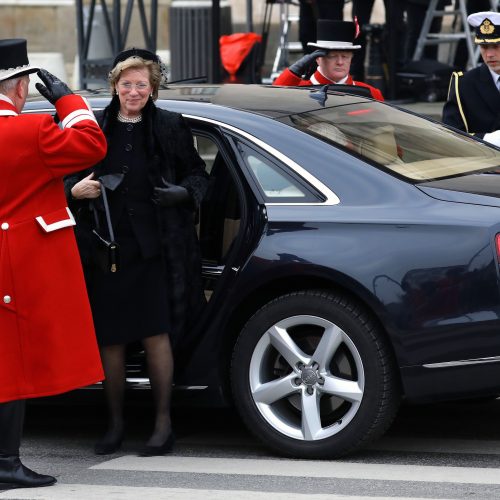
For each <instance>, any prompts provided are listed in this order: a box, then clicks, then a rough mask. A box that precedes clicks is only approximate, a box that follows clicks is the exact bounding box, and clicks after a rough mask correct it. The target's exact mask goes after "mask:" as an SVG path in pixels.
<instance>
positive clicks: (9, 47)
mask: <svg viewBox="0 0 500 500" xmlns="http://www.w3.org/2000/svg"><path fill="white" fill-rule="evenodd" d="M39 69H40V68H37V67H35V66H31V65H30V63H29V61H28V52H27V49H26V40H25V39H24V38H8V39H4V40H0V82H1V81H3V80H8V79H9V78H16V77H18V76H22V75H27V74H28V73H36V72H37V71H38V70H39Z"/></svg>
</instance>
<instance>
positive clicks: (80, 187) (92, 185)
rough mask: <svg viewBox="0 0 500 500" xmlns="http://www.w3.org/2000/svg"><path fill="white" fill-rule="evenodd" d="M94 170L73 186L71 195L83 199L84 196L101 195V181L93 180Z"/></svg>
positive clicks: (96, 196) (76, 198)
mask: <svg viewBox="0 0 500 500" xmlns="http://www.w3.org/2000/svg"><path fill="white" fill-rule="evenodd" d="M93 178H94V172H92V173H91V174H90V175H87V177H84V178H83V179H82V180H81V181H80V182H77V183H76V184H75V185H74V186H73V187H72V188H71V196H72V197H73V198H74V199H75V200H83V199H84V198H98V197H99V196H101V183H100V182H99V181H94V180H92V179H93Z"/></svg>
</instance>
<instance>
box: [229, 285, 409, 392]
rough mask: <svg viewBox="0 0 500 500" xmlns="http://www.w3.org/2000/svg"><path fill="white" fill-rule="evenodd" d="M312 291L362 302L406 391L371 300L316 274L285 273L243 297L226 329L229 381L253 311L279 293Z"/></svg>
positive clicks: (401, 388) (395, 359)
mask: <svg viewBox="0 0 500 500" xmlns="http://www.w3.org/2000/svg"><path fill="white" fill-rule="evenodd" d="M312 290H318V291H326V292H330V293H337V294H341V295H343V296H345V297H346V298H348V299H349V300H351V301H353V302H356V304H357V305H359V306H360V307H361V308H362V309H363V310H364V312H365V313H366V314H367V315H368V316H370V318H371V320H372V321H373V322H374V323H375V324H376V326H377V328H378V330H379V331H380V333H381V334H382V335H383V336H384V338H385V340H386V342H387V345H388V346H389V349H390V352H391V355H392V358H393V360H394V366H395V368H396V369H397V373H398V379H399V385H400V390H401V393H403V389H404V384H403V382H402V378H401V370H400V367H399V364H398V363H397V359H398V358H397V355H396V352H395V349H394V344H393V342H392V341H391V337H390V335H389V332H388V331H387V329H386V328H385V327H384V324H383V322H382V320H381V318H380V315H379V314H377V312H376V309H375V307H374V306H373V304H371V303H369V302H368V301H367V300H366V298H365V297H363V296H362V295H361V294H360V293H356V292H355V291H353V290H352V289H351V288H349V287H347V286H345V285H344V284H342V283H339V282H338V281H334V280H331V279H328V278H324V277H321V276H316V275H308V276H304V275H300V276H286V277H283V278H277V279H274V280H272V281H268V282H266V283H264V284H262V285H261V286H259V287H257V288H255V289H253V290H251V291H250V292H249V293H248V295H246V296H245V297H244V298H243V300H240V302H239V305H238V307H237V308H235V309H234V310H233V311H232V312H231V315H230V316H229V319H228V321H227V323H226V328H225V334H224V335H225V339H224V342H223V345H224V347H223V352H222V361H223V363H224V372H225V375H226V380H229V377H230V368H231V356H232V352H233V350H234V346H235V344H236V340H237V338H238V335H239V334H240V332H241V330H242V329H243V327H244V325H245V324H246V323H247V321H248V320H249V319H250V318H251V317H252V316H253V314H255V313H256V312H257V311H258V310H259V309H260V308H261V307H263V306H264V305H265V304H267V303H268V302H270V301H271V300H273V299H275V298H277V297H279V296H282V295H286V294H289V293H294V292H299V291H312Z"/></svg>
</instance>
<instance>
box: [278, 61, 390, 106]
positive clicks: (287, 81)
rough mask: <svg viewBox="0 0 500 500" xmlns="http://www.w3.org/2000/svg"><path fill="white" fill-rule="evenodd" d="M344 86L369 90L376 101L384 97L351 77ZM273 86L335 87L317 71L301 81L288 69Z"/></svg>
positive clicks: (375, 89) (378, 91)
mask: <svg viewBox="0 0 500 500" xmlns="http://www.w3.org/2000/svg"><path fill="white" fill-rule="evenodd" d="M345 84H346V85H358V86H360V87H365V88H367V89H369V90H370V93H371V95H372V97H373V98H374V99H377V101H383V100H384V96H383V95H382V92H380V90H379V89H377V88H375V87H372V86H371V85H368V84H367V83H363V82H355V81H354V80H353V79H352V76H351V75H349V76H348V77H347V81H346V82H345ZM273 85H281V86H284V87H310V86H311V85H335V82H332V81H331V80H329V79H328V78H326V77H325V76H323V75H322V74H321V73H320V72H319V71H318V70H316V71H315V72H314V74H313V75H312V76H311V79H310V80H303V79H302V78H300V76H297V75H296V74H294V73H292V72H291V71H290V70H289V69H288V68H286V69H285V71H283V73H281V75H280V76H278V78H276V80H274V82H273Z"/></svg>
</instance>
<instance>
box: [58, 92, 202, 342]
mask: <svg viewBox="0 0 500 500" xmlns="http://www.w3.org/2000/svg"><path fill="white" fill-rule="evenodd" d="M118 105H119V103H118V99H117V97H115V98H114V99H113V100H112V102H111V103H110V105H109V106H108V107H107V108H105V109H104V110H103V111H98V112H96V118H97V121H98V122H99V124H100V126H101V128H102V130H103V132H104V134H105V135H106V137H107V138H108V140H109V137H110V136H111V133H112V129H113V126H114V124H115V123H116V115H117V111H118ZM143 120H144V122H145V123H144V125H145V134H146V139H145V145H146V157H147V158H148V160H147V165H146V168H147V171H148V178H149V180H150V182H151V185H152V186H162V185H163V183H162V178H163V179H165V180H167V181H168V182H170V183H173V184H179V185H181V186H184V187H185V188H186V189H187V190H188V191H189V193H190V195H191V198H192V204H191V206H189V207H171V208H164V207H157V209H156V212H157V217H158V227H159V229H160V238H161V243H162V255H163V256H164V259H165V263H166V269H167V283H168V288H169V292H170V310H171V319H172V326H173V331H172V332H171V340H172V343H173V345H174V347H176V346H178V345H179V344H182V338H183V336H184V335H185V334H186V333H187V330H189V329H190V326H191V324H194V323H195V322H196V320H197V319H198V316H199V314H200V313H201V309H202V308H203V306H204V304H205V298H204V293H203V286H202V278H201V256H200V247H199V242H198V237H197V234H196V230H195V222H196V214H197V210H198V208H199V205H200V203H201V200H202V199H203V196H204V195H205V192H206V189H207V183H208V176H207V174H206V172H205V169H204V167H205V163H204V162H203V160H202V159H201V158H200V156H199V155H198V152H197V151H196V149H195V147H194V144H193V136H192V134H191V130H190V129H189V127H188V125H187V123H186V122H185V120H184V118H183V117H182V115H180V114H178V113H173V112H170V111H166V110H163V109H159V108H157V107H156V106H155V105H154V104H153V102H152V101H151V100H150V101H149V102H148V104H147V105H146V106H145V108H144V110H143ZM92 171H93V172H95V177H96V178H97V177H99V176H100V175H104V174H105V173H106V159H104V160H103V162H101V163H100V164H97V165H95V166H94V167H92V168H91V169H89V170H86V171H84V172H79V173H78V174H76V175H72V176H69V177H67V178H66V179H65V190H66V195H67V198H68V201H69V206H70V208H71V210H72V212H73V213H74V214H75V217H76V219H77V226H76V228H75V232H76V236H77V241H78V245H79V249H80V254H81V257H82V262H83V265H84V267H86V266H87V265H89V259H90V255H91V249H90V245H91V244H92V238H91V231H92V228H93V223H92V217H91V212H90V209H89V200H74V199H72V197H71V188H72V187H73V186H74V185H75V184H76V183H77V182H78V181H79V180H81V179H83V178H84V177H85V176H87V175H89V173H90V172H92Z"/></svg>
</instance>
